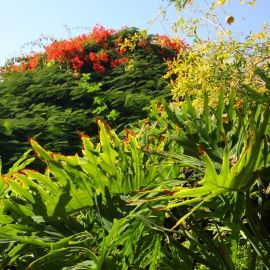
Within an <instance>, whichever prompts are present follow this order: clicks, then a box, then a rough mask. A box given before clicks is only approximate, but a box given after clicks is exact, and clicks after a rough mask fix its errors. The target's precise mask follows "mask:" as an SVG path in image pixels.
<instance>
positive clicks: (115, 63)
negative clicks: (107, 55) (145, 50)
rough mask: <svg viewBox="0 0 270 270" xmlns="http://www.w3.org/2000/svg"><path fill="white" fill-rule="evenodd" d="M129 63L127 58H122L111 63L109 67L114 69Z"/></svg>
mask: <svg viewBox="0 0 270 270" xmlns="http://www.w3.org/2000/svg"><path fill="white" fill-rule="evenodd" d="M128 61H129V59H128V58H127V57H123V58H120V59H115V60H113V61H112V62H111V67H112V68H116V67H117V66H119V65H122V64H124V63H127V62H128Z"/></svg>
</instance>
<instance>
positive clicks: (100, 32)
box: [90, 25, 117, 46]
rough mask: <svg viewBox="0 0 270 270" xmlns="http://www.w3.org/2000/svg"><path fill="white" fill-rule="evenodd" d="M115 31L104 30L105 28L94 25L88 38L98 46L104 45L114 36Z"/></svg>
mask: <svg viewBox="0 0 270 270" xmlns="http://www.w3.org/2000/svg"><path fill="white" fill-rule="evenodd" d="M116 33H117V31H116V30H114V29H106V28H105V27H103V26H101V25H96V26H94V27H93V30H92V33H91V34H90V37H91V38H92V39H93V40H94V41H95V42H96V43H98V44H100V45H103V46H104V45H105V43H106V41H108V39H109V38H110V37H111V36H112V35H114V34H116Z"/></svg>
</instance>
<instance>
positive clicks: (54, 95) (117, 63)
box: [0, 26, 185, 168]
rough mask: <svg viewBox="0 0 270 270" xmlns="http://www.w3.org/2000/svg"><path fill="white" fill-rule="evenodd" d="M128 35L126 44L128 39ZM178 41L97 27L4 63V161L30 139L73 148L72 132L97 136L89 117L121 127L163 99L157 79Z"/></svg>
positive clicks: (0, 86)
mask: <svg viewBox="0 0 270 270" xmlns="http://www.w3.org/2000/svg"><path fill="white" fill-rule="evenodd" d="M129 41H130V42H129ZM179 47H183V48H184V47H185V45H184V44H183V43H182V42H180V41H173V40H170V39H169V38H168V37H165V36H157V35H156V36H153V35H147V34H146V33H144V32H140V31H139V30H137V29H135V28H131V29H123V30H120V31H114V30H108V29H105V28H103V27H101V26H96V27H95V28H94V29H93V31H92V32H91V33H90V34H89V35H82V36H79V37H77V38H74V39H71V40H63V41H55V42H53V43H52V44H49V45H48V46H47V47H46V51H45V52H44V53H38V54H34V55H31V56H27V57H22V58H19V59H17V63H16V65H15V64H14V63H12V62H10V63H8V64H7V66H6V67H5V68H4V69H3V71H2V78H3V80H2V81H1V82H0V92H1V99H0V123H1V126H0V146H1V147H0V149H1V150H0V156H1V157H2V161H3V163H4V165H5V168H6V167H8V166H7V165H11V164H12V162H14V161H15V160H17V159H18V158H19V156H20V155H21V154H22V153H23V152H24V151H26V149H28V148H29V144H28V142H27V140H28V138H30V137H34V138H36V139H38V140H39V141H40V142H41V143H42V144H44V145H45V146H46V147H48V148H49V149H51V150H54V151H61V152H62V153H65V154H71V153H75V152H76V151H79V134H78V133H79V132H86V133H88V134H89V135H90V134H92V135H94V134H96V124H95V117H96V116H98V117H100V118H101V119H105V120H107V121H110V123H111V125H112V126H113V127H114V128H120V127H123V126H124V125H126V124H127V123H131V122H133V121H135V120H137V119H141V118H143V117H145V116H146V111H145V110H144V108H145V107H146V106H148V105H149V104H150V101H151V100H153V99H155V98H159V99H160V98H168V97H169V96H170V91H169V87H168V82H166V81H165V79H163V78H162V76H163V75H164V74H165V73H166V70H167V66H166V63H165V61H164V60H166V59H172V57H173V56H175V55H176V51H177V49H178V48H179Z"/></svg>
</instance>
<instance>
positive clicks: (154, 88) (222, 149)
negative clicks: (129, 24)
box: [0, 0, 270, 270]
mask: <svg viewBox="0 0 270 270" xmlns="http://www.w3.org/2000/svg"><path fill="white" fill-rule="evenodd" d="M170 2H172V3H175V4H176V5H177V7H178V8H179V9H182V8H184V7H185V6H186V5H187V4H190V3H191V2H192V1H189V0H188V1H186V0H176V1H170ZM214 2H219V3H221V2H222V3H223V2H224V1H214ZM225 2H226V1H225ZM259 41H260V42H259ZM268 45H269V38H268V36H267V35H266V33H265V32H263V33H260V35H257V38H254V37H250V38H249V39H247V40H246V42H244V43H241V44H239V43H237V42H232V40H231V39H230V40H229V41H228V40H223V41H222V42H220V43H214V42H203V41H201V40H198V41H196V42H195V43H194V44H193V46H192V47H190V46H189V47H187V46H186V45H185V44H184V43H183V42H181V41H179V40H173V39H170V38H168V37H165V36H158V35H155V36H154V35H147V34H146V33H145V32H144V31H138V30H137V29H133V28H132V29H122V30H120V31H114V30H108V29H104V28H103V27H100V26H98V27H95V28H94V29H93V31H92V32H91V33H90V34H89V35H83V36H80V37H78V38H75V39H71V40H64V41H56V42H54V43H52V44H50V45H48V46H47V47H46V48H45V52H44V53H39V54H35V55H31V56H27V57H22V58H20V59H17V62H16V63H12V62H10V63H7V65H6V67H5V68H4V69H3V70H2V81H1V82H0V93H1V98H0V107H1V112H0V116H1V117H0V119H1V122H0V123H1V126H0V136H1V141H0V151H1V155H2V159H3V161H4V163H5V165H6V167H8V166H7V164H9V163H12V160H13V159H16V157H18V155H19V153H22V152H23V151H24V150H26V149H27V142H26V140H27V138H29V137H30V138H29V143H30V144H31V147H32V150H33V152H34V153H35V157H32V156H31V154H30V153H29V151H31V150H29V151H27V152H26V153H25V154H23V155H21V154H20V155H21V158H20V159H19V160H18V161H17V162H16V163H15V164H14V165H13V166H9V169H8V170H7V169H5V172H4V173H3V174H1V181H0V268H1V269H7V270H11V269H16V270H17V269H18V270H21V269H39V270H42V269H44V270H46V269H63V270H67V269H74V270H75V269H76V270H78V269H80V270H82V269H89V270H90V269H93V270H95V269H96V270H101V269H106V270H107V269H108V270H110V269H116V270H118V269H126V270H130V269H136V270H139V269H150V270H156V269H164V270H167V269H172V270H174V269H185V270H192V269H195V270H202V269H213V270H223V269H227V270H246V269H250V270H252V269H256V270H257V269H260V270H264V269H270V259H269V258H270V230H269V226H268V225H269V221H270V211H269V210H270V204H269V196H270V195H269V194H270V181H269V180H270V178H269V175H270V94H269V90H270V72H269V70H270V65H269V63H268V60H269V49H268V48H269V46H268ZM164 60H167V63H165V62H164ZM164 78H166V79H167V80H169V81H170V84H169V83H168V82H167V81H166V80H165V79H164ZM169 87H170V90H171V92H172V96H171V95H170V91H169ZM172 98H174V100H172ZM95 116H98V117H97V118H96V117H95ZM108 122H109V123H108ZM127 127H128V128H127ZM96 131H97V132H96ZM96 134H98V135H97V136H95V135H96ZM81 145H82V146H81ZM59 152H61V154H60V153H59ZM75 152H76V153H75ZM37 160H38V162H37Z"/></svg>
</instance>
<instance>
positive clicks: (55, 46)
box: [45, 35, 89, 70]
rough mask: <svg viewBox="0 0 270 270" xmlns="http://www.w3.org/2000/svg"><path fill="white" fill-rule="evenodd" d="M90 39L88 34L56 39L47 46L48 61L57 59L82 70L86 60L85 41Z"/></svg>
mask: <svg viewBox="0 0 270 270" xmlns="http://www.w3.org/2000/svg"><path fill="white" fill-rule="evenodd" d="M88 39H89V37H88V36H87V35H81V36H78V37H76V38H74V39H69V40H61V41H56V42H53V43H51V44H49V45H48V46H46V47H45V50H46V53H47V61H48V62H50V61H55V62H57V63H59V64H67V65H68V64H69V63H70V65H71V67H72V69H74V70H80V69H81V68H82V67H83V65H84V62H85V61H86V57H85V54H86V52H85V49H84V43H85V42H86V41H87V40H88Z"/></svg>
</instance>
